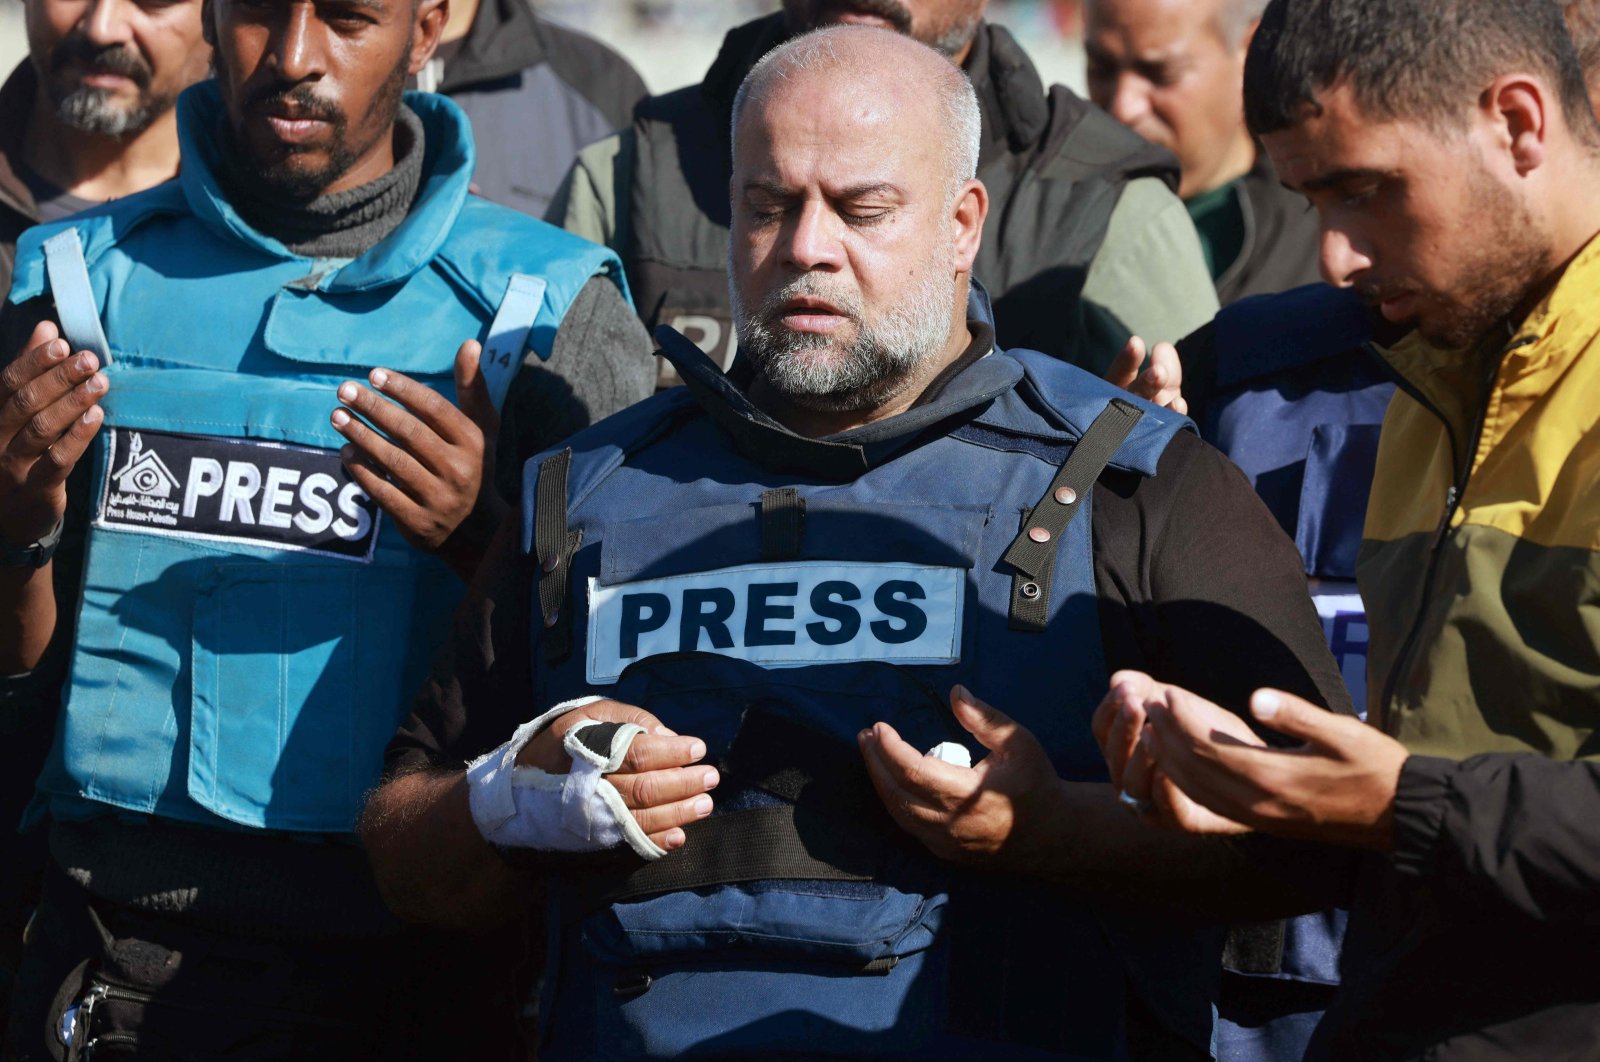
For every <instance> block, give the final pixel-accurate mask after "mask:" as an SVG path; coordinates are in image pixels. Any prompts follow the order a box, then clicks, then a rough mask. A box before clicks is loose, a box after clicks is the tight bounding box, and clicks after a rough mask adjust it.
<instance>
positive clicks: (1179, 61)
mask: <svg viewBox="0 0 1600 1062" xmlns="http://www.w3.org/2000/svg"><path fill="white" fill-rule="evenodd" d="M1265 6H1266V4H1265V0H1088V2H1087V3H1086V4H1085V6H1084V14H1085V20H1086V21H1085V34H1084V49H1085V51H1086V52H1087V55H1088V63H1089V71H1088V72H1089V97H1090V99H1092V100H1094V102H1096V103H1098V104H1099V105H1100V106H1102V107H1104V108H1105V109H1106V110H1107V111H1109V112H1111V116H1112V117H1113V118H1116V119H1117V120H1118V121H1120V122H1122V123H1123V124H1125V125H1127V126H1128V127H1129V128H1130V129H1132V130H1133V131H1134V132H1136V133H1138V134H1139V135H1140V136H1142V137H1144V138H1145V139H1146V140H1149V141H1151V142H1152V143H1155V144H1160V145H1161V146H1162V147H1164V148H1168V149H1169V150H1171V151H1172V153H1173V154H1175V155H1177V156H1178V163H1179V165H1180V166H1181V168H1182V172H1183V177H1182V180H1181V183H1180V184H1179V187H1178V194H1179V195H1180V196H1181V197H1182V198H1183V202H1184V205H1185V206H1186V207H1188V209H1189V216H1190V217H1191V218H1193V219H1194V226H1195V231H1196V232H1198V233H1199V234H1200V246H1201V248H1202V250H1203V251H1204V252H1205V257H1206V265H1207V267H1208V268H1209V269H1210V271H1211V276H1212V279H1213V280H1214V281H1215V282H1216V285H1217V298H1218V299H1219V301H1221V303H1222V305H1224V306H1226V305H1228V304H1229V303H1232V302H1235V301H1237V300H1238V299H1241V298H1243V297H1245V296H1247V295H1259V294H1263V293H1266V292H1273V291H1285V290H1287V289H1289V288H1297V287H1299V286H1301V285H1302V284H1310V283H1313V282H1315V281H1316V280H1317V279H1318V277H1317V225H1316V219H1315V217H1314V216H1313V215H1311V214H1310V213H1309V212H1308V211H1307V210H1306V205H1305V200H1304V199H1303V198H1302V197H1301V196H1298V195H1295V194H1294V193H1293V192H1290V191H1288V190H1287V189H1285V188H1284V187H1283V186H1282V185H1281V184H1279V183H1278V178H1277V176H1276V175H1275V174H1274V173H1273V172H1272V166H1271V163H1269V162H1268V161H1267V158H1266V156H1265V155H1264V154H1262V153H1261V152H1260V151H1258V150H1257V148H1256V142H1255V140H1254V138H1252V137H1251V136H1250V131H1249V130H1248V129H1246V128H1245V124H1244V102H1243V97H1242V85H1243V80H1244V59H1245V54H1246V53H1247V52H1248V50H1249V48H1250V38H1251V36H1252V35H1253V34H1254V33H1255V28H1256V22H1257V20H1258V19H1259V18H1260V15H1261V9H1262V8H1263V7H1265Z"/></svg>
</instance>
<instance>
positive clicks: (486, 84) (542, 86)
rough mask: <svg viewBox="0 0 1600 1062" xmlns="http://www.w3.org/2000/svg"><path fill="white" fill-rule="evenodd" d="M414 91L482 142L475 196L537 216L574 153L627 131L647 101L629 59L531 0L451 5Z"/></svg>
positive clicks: (466, 0) (468, 0)
mask: <svg viewBox="0 0 1600 1062" xmlns="http://www.w3.org/2000/svg"><path fill="white" fill-rule="evenodd" d="M416 84H417V87H418V88H420V89H422V90H424V91H427V92H442V93H444V94H445V95H446V96H449V97H450V98H451V99H452V100H454V101H455V102H456V103H457V104H459V105H460V106H461V109H462V110H464V111H466V112H467V118H468V119H469V120H471V122H472V133H473V139H474V140H475V141H476V142H477V145H478V168H477V170H476V172H475V173H474V174H473V178H472V185H473V189H474V190H475V191H476V192H477V193H478V194H479V195H482V196H484V197H485V198H488V199H492V200H493V201H494V202H496V203H499V204H501V205H502V206H508V207H511V208H513V209H515V210H520V211H522V212H523V213H524V214H531V215H533V216H534V217H542V216H543V215H544V212H545V209H546V208H547V207H548V206H549V204H550V198H551V196H553V195H554V194H555V191H556V188H557V186H558V185H560V183H561V178H562V177H563V176H565V174H566V172H567V169H568V167H569V166H571V165H572V159H573V157H574V156H576V155H577V153H578V149H579V148H581V147H583V146H584V145H585V144H591V143H593V142H594V141H596V140H599V139H600V138H601V137H604V136H606V135H608V134H610V133H611V132H613V131H614V130H616V129H619V128H621V127H622V126H624V125H626V124H628V122H629V121H630V120H631V119H632V117H633V107H634V104H636V103H638V102H639V101H640V100H641V99H643V98H644V95H645V88H644V82H643V81H641V80H640V79H639V75H638V73H636V72H635V71H634V69H633V67H632V66H630V65H628V61H627V60H626V59H624V58H623V57H622V56H620V55H618V54H617V53H616V52H615V51H614V50H612V49H611V48H609V47H607V46H606V45H604V44H602V43H600V42H599V41H597V40H595V39H594V38H592V37H588V36H585V35H584V34H582V33H576V32H574V31H572V30H569V29H566V28H564V27H562V26H558V25H556V24H554V23H552V22H551V21H550V20H549V19H547V18H544V17H543V16H541V15H538V14H535V13H534V11H533V10H532V8H531V7H530V6H529V3H528V0H451V3H450V20H449V22H447V23H446V24H445V28H444V37H443V39H442V40H441V41H440V43H439V50H438V51H437V52H436V53H435V54H434V57H433V58H432V59H430V60H429V61H428V65H427V66H425V67H423V69H422V71H421V73H419V74H418V75H417V78H416Z"/></svg>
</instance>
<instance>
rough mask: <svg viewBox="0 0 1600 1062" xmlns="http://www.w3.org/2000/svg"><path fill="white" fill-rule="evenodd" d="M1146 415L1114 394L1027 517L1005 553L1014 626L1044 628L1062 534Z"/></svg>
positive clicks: (1023, 628)
mask: <svg viewBox="0 0 1600 1062" xmlns="http://www.w3.org/2000/svg"><path fill="white" fill-rule="evenodd" d="M1143 416H1144V411H1143V410H1141V409H1140V408H1139V407H1138V406H1135V405H1133V404H1131V403H1128V402H1124V401H1122V400H1121V399H1120V398H1114V399H1112V400H1111V404H1110V405H1108V406H1107V407H1106V408H1105V412H1103V413H1101V414H1100V415H1099V416H1098V417H1096V418H1095V420H1094V423H1093V424H1091V425H1089V430H1088V431H1086V432H1084V433H1083V438H1081V439H1079V440H1078V444H1077V445H1076V446H1074V447H1073V448H1072V454H1071V455H1070V456H1069V457H1068V458H1067V462H1066V464H1064V465H1062V466H1061V470H1060V471H1059V472H1057V473H1056V478H1055V480H1054V481H1053V482H1052V483H1051V484H1050V489H1049V490H1047V491H1045V495H1044V497H1043V498H1041V499H1039V504H1037V505H1035V506H1034V507H1033V508H1032V509H1031V510H1029V512H1028V514H1027V515H1026V516H1025V517H1023V519H1022V533H1021V534H1019V535H1018V536H1017V538H1016V540H1015V541H1014V542H1012V543H1011V548H1010V549H1008V550H1006V555H1005V557H1004V558H1003V559H1004V560H1005V562H1006V563H1007V564H1009V565H1011V567H1012V569H1013V570H1014V572H1015V574H1014V575H1013V576H1012V577H1011V624H1010V626H1011V629H1012V630H1014V631H1042V630H1044V628H1045V620H1046V619H1047V618H1048V616H1049V612H1050V581H1051V579H1052V578H1053V576H1054V575H1055V567H1056V553H1057V551H1058V550H1059V549H1060V547H1061V536H1062V534H1064V533H1065V532H1066V530H1067V527H1068V525H1070V524H1071V523H1072V518H1073V517H1074V516H1076V515H1077V514H1078V510H1079V509H1080V508H1082V506H1083V503H1084V502H1085V501H1086V500H1088V497H1089V492H1090V491H1091V490H1093V489H1094V484H1095V481H1096V480H1098V479H1099V478H1100V473H1102V472H1104V471H1105V468H1106V465H1108V464H1110V463H1111V459H1112V458H1113V457H1115V456H1116V454H1117V450H1118V449H1119V448H1120V447H1121V446H1122V444H1123V442H1124V441H1125V440H1126V439H1127V438H1128V435H1129V433H1130V432H1132V431H1133V426H1134V425H1135V424H1137V423H1139V420H1140V419H1141V418H1142V417H1143Z"/></svg>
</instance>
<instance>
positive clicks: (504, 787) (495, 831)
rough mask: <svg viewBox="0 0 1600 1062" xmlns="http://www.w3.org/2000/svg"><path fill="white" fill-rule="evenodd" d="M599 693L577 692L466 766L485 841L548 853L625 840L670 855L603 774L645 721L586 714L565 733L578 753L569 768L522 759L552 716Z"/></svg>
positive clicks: (643, 850) (617, 762) (650, 854)
mask: <svg viewBox="0 0 1600 1062" xmlns="http://www.w3.org/2000/svg"><path fill="white" fill-rule="evenodd" d="M600 699H601V698H599V697H579V698H578V699H576V700H571V701H566V702H563V703H562V704H558V705H556V706H555V707H554V708H552V709H550V710H549V711H548V712H545V713H544V714H543V715H541V716H539V717H538V718H537V719H534V720H533V721H532V722H528V723H524V724H522V725H521V726H519V727H518V728H517V730H516V733H514V734H512V735H511V740H510V741H508V742H506V743H505V744H504V745H501V746H500V747H499V748H497V749H495V750H494V751H493V752H490V753H487V754H486V755H483V756H480V757H478V758H477V759H476V760H473V761H472V763H470V764H469V765H468V766H467V792H468V795H469V797H470V800H471V803H472V821H473V822H474V823H476V824H477V827H478V832H479V833H481V834H483V837H484V839H485V840H487V841H488V842H489V843H491V844H496V845H501V846H503V847H507V848H537V849H542V850H544V851H550V852H600V851H604V850H605V849H608V848H615V847H617V846H618V845H621V844H626V845H628V847H630V848H632V849H633V850H634V851H635V852H637V853H639V855H641V856H643V857H644V858H645V859H660V858H661V857H662V856H664V855H666V854H667V852H666V849H664V848H661V847H660V846H659V845H657V844H656V843H655V842H654V841H652V840H650V838H649V837H647V836H646V835H645V832H644V831H643V830H641V829H640V828H639V824H638V822H637V821H635V820H634V817H633V813H632V812H630V811H629V810H628V807H627V805H626V804H624V803H623V802H622V794H620V793H618V792H617V789H616V787H615V786H613V785H612V784H611V783H610V782H608V781H606V779H605V777H604V776H605V775H607V774H610V773H611V772H612V771H615V770H617V768H619V767H621V766H622V761H623V759H624V758H625V757H626V756H627V755H628V747H629V746H630V745H632V744H633V739H634V738H636V737H638V736H639V735H640V734H642V733H644V728H643V727H640V726H637V725H635V724H633V723H603V722H599V721H598V720H585V721H584V722H581V723H578V724H577V725H576V726H574V727H573V728H572V729H571V730H568V731H567V733H566V736H565V737H563V738H562V742H561V745H562V748H564V749H565V750H566V751H567V754H568V755H569V756H571V757H572V769H571V770H570V771H568V772H567V773H566V774H550V773H548V772H545V771H541V770H539V769H538V768H536V767H519V766H517V755H518V754H519V753H520V752H521V751H522V750H523V748H524V747H525V746H526V745H527V744H528V742H530V741H532V740H533V739H534V738H535V737H537V736H538V735H539V734H540V733H541V732H542V731H544V730H545V729H546V728H548V727H549V726H550V724H551V723H552V722H553V721H555V720H556V719H558V718H560V717H561V716H563V715H566V714H567V713H568V712H571V711H574V710H576V709H578V708H582V707H583V706H584V705H586V704H593V703H594V702H595V701H598V700H600Z"/></svg>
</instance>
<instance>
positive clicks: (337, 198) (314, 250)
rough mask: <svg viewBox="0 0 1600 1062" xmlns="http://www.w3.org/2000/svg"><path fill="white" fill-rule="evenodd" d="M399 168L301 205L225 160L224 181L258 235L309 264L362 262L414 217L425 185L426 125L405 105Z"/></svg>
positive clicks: (399, 123) (397, 146) (397, 142)
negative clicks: (334, 260) (413, 208)
mask: <svg viewBox="0 0 1600 1062" xmlns="http://www.w3.org/2000/svg"><path fill="white" fill-rule="evenodd" d="M394 150H395V164H394V168H393V169H392V170H390V171H389V172H388V173H386V174H384V175H383V176H382V177H379V178H378V179H377V180H375V181H369V182H367V183H366V184H363V185H360V186H358V187H355V188H350V189H347V190H346V191H343V192H336V193H334V194H333V195H322V196H317V197H316V198H314V199H296V198H293V197H290V196H286V195H284V194H283V193H281V192H279V191H277V190H275V189H272V188H269V187H267V186H266V185H264V184H263V183H262V182H261V181H260V180H259V179H258V178H257V177H256V176H255V175H254V174H253V173H251V172H249V170H248V169H247V168H246V167H244V166H242V165H240V164H239V162H238V161H237V160H238V158H239V156H238V153H237V152H228V153H227V154H226V158H227V163H226V164H225V166H224V170H223V172H222V173H221V174H220V175H219V176H221V178H222V180H223V183H224V184H225V186H226V188H227V193H228V199H229V201H230V202H231V203H232V204H233V207H234V209H235V210H237V211H238V212H239V216H240V217H242V218H244V220H245V221H246V222H248V223H249V224H250V226H251V227H252V228H254V229H255V230H256V231H258V232H262V233H265V234H266V235H268V236H271V237H272V238H273V239H275V240H278V241H279V242H281V243H282V244H283V245H284V246H285V247H287V248H289V250H291V251H293V252H294V253H295V254H298V255H304V256H305V257H307V258H359V257H360V256H361V255H363V254H366V253H367V252H368V251H370V250H372V248H374V247H376V246H377V245H378V243H379V241H381V240H382V239H383V238H384V237H385V236H388V235H389V234H390V233H391V232H393V231H394V230H395V229H397V228H399V227H400V223H401V222H402V221H404V220H405V219H406V215H407V214H408V213H410V211H411V205H412V203H413V202H414V201H415V200H416V198H417V190H418V189H419V188H420V187H421V185H422V156H423V132H422V120H421V119H420V118H418V117H417V115H416V113H415V112H414V111H412V110H411V108H410V107H407V106H405V105H403V104H402V105H401V107H400V114H399V117H398V118H397V120H396V121H395V132H394Z"/></svg>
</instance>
